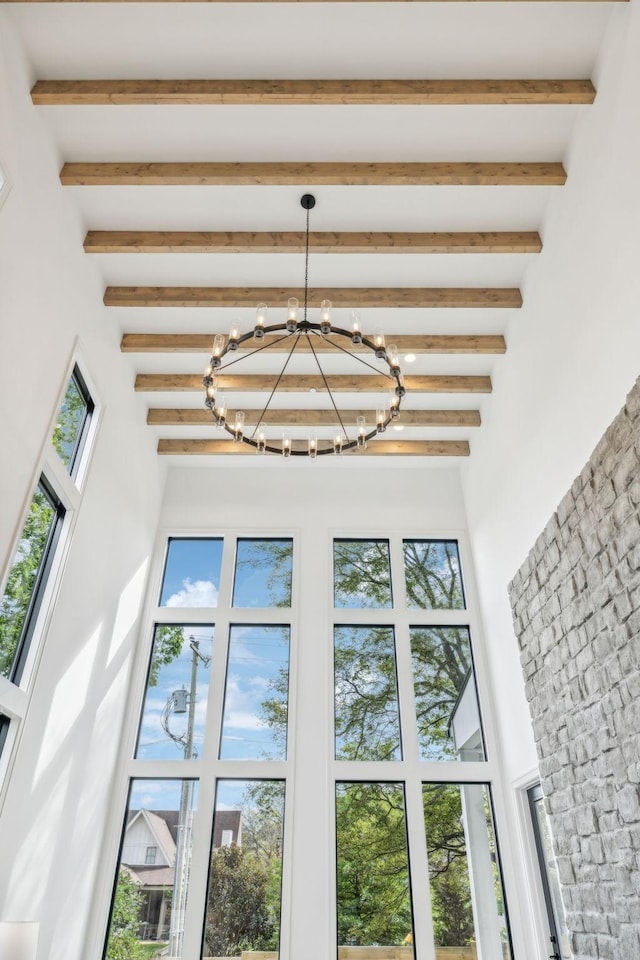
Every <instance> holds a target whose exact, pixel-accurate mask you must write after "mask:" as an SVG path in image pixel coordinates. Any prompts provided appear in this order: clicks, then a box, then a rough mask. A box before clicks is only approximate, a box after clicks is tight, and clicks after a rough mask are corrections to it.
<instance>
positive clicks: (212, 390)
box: [207, 378, 216, 400]
mask: <svg viewBox="0 0 640 960" xmlns="http://www.w3.org/2000/svg"><path fill="white" fill-rule="evenodd" d="M215 396H216V382H215V380H214V379H213V378H211V383H208V384H207V398H208V399H209V400H215Z"/></svg>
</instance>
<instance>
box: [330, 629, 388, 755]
mask: <svg viewBox="0 0 640 960" xmlns="http://www.w3.org/2000/svg"><path fill="white" fill-rule="evenodd" d="M334 651H335V652H334V657H335V703H336V707H335V710H336V725H335V730H336V756H337V757H338V759H340V760H395V759H399V756H400V725H399V719H398V693H397V687H396V660H395V650H394V643H393V631H392V630H391V629H390V628H389V627H344V626H343V627H336V630H335V647H334Z"/></svg>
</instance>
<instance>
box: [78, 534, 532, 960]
mask: <svg viewBox="0 0 640 960" xmlns="http://www.w3.org/2000/svg"><path fill="white" fill-rule="evenodd" d="M324 535H325V536H326V540H325V544H324V546H323V545H322V543H316V544H315V545H314V553H315V555H317V557H318V562H319V563H320V568H321V569H323V568H324V567H323V565H326V570H327V571H329V575H328V576H327V578H326V593H325V594H324V595H323V596H318V597H317V601H316V606H317V608H318V609H321V608H323V609H324V616H325V620H326V624H327V627H328V629H329V630H330V631H331V633H332V632H333V624H334V623H336V622H342V623H348V622H350V621H351V622H353V623H356V622H357V623H360V624H365V625H366V623H367V622H370V623H374V622H375V623H385V622H388V623H389V624H391V623H393V624H394V626H395V628H396V636H397V635H398V634H399V633H400V632H401V631H403V630H404V631H408V627H409V625H412V626H413V625H420V624H425V625H429V624H432V625H443V624H444V625H446V624H447V623H451V624H460V625H464V626H467V627H468V628H469V630H470V634H471V643H472V648H473V656H474V668H475V677H476V684H477V690H478V700H479V705H480V711H481V716H482V724H483V734H484V742H485V746H486V751H487V756H488V759H487V760H486V761H482V762H468V761H467V762H460V761H447V762H442V761H439V762H429V761H423V760H419V753H418V749H417V732H416V734H415V747H414V746H413V734H411V735H410V736H409V735H408V733H409V730H410V729H411V727H410V724H411V715H412V714H413V721H414V724H413V726H414V727H415V704H414V703H413V701H412V694H413V676H412V668H411V662H410V655H407V646H406V644H405V645H404V647H405V651H404V656H400V655H399V656H398V679H399V689H403V690H404V694H403V695H401V697H400V709H401V711H404V712H401V723H402V729H403V744H404V749H405V759H403V760H402V761H388V762H385V763H384V764H382V763H375V762H363V761H358V762H348V761H339V760H335V759H332V758H333V743H334V730H333V723H334V721H333V717H334V700H333V697H334V693H333V644H332V642H328V643H327V644H326V645H325V647H324V648H323V649H322V650H321V651H318V653H319V655H320V656H321V657H322V658H324V660H325V662H324V677H325V680H326V683H325V689H324V690H323V693H322V696H323V698H324V702H325V711H326V713H325V716H326V718H327V719H328V724H326V726H327V727H328V728H329V729H328V730H327V731H326V732H325V735H326V736H328V741H329V746H330V757H329V760H328V762H327V766H326V768H325V769H324V773H323V774H322V775H323V776H324V778H325V781H326V784H327V785H328V790H329V796H328V799H327V811H328V812H327V820H326V823H325V824H324V825H323V824H322V823H320V824H319V829H321V830H325V831H326V834H327V836H328V837H329V838H330V842H329V844H328V849H327V852H326V860H325V862H323V864H322V865H321V866H320V867H319V869H320V870H321V872H324V876H323V877H322V879H321V882H322V885H323V889H324V895H323V896H324V898H326V902H327V903H328V904H330V905H331V904H333V908H332V909H331V908H330V910H329V913H328V915H327V918H326V921H327V922H326V924H325V926H326V927H327V929H328V932H327V939H326V946H328V950H329V952H328V953H327V957H328V958H329V960H333V958H334V956H335V952H334V951H335V947H334V945H335V943H336V933H337V917H336V909H335V903H336V869H335V867H336V863H335V843H334V842H331V838H335V803H334V800H333V790H334V784H335V782H337V781H348V780H354V781H362V780H368V779H369V780H374V781H399V782H403V783H404V784H405V796H406V822H407V830H408V835H409V848H410V851H411V852H410V861H409V862H410V870H411V887H412V903H413V914H414V929H415V933H416V947H417V951H416V960H433V958H434V956H435V953H434V950H433V949H432V946H431V944H432V939H433V938H432V921H431V908H430V903H431V900H430V892H429V881H428V861H427V851H426V845H425V843H424V811H423V807H422V787H421V785H422V783H423V782H428V781H432V782H443V783H446V782H450V783H456V784H458V783H482V784H489V785H490V788H491V795H492V801H493V808H494V817H495V829H496V835H497V840H498V843H499V845H500V860H501V868H502V871H501V872H502V880H503V884H504V889H505V897H506V900H507V907H508V909H509V922H510V928H511V935H512V938H513V947H514V951H517V948H518V945H519V944H521V943H522V942H523V935H522V928H521V921H520V911H519V903H518V900H519V898H518V896H517V886H516V882H517V880H516V877H517V871H516V869H515V865H514V861H515V860H517V857H516V855H515V853H514V852H513V851H512V849H511V843H510V835H509V834H510V830H509V823H508V817H507V809H506V803H505V799H506V790H505V785H504V784H503V783H502V782H501V776H500V774H501V771H500V764H499V761H498V757H499V742H498V737H497V732H496V726H495V718H494V711H493V707H492V704H493V697H492V685H491V683H490V675H489V671H488V666H487V658H486V655H485V652H484V642H483V627H482V622H481V617H480V611H479V603H478V596H477V588H476V582H475V575H474V573H475V572H474V568H473V562H472V557H471V551H470V547H469V542H468V539H467V535H466V531H464V530H460V529H432V528H429V529H420V530H418V531H416V530H415V529H412V530H406V529H396V528H389V529H383V530H382V531H381V530H379V529H375V528H373V529H371V528H367V529H366V530H363V529H357V530H350V529H348V528H347V529H345V528H340V529H339V530H325V531H324ZM170 537H172V538H180V537H187V538H207V537H212V538H220V539H222V540H223V551H222V568H221V574H220V590H219V603H218V606H217V607H216V608H215V609H211V608H170V607H159V606H158V605H157V600H158V599H159V596H160V589H161V581H162V576H163V572H164V566H165V558H166V550H167V543H168V540H169V538H170ZM252 537H257V538H269V537H274V538H277V539H279V538H283V537H292V538H293V543H294V554H293V555H294V559H293V582H292V606H291V608H290V609H285V610H283V609H277V608H276V609H271V610H266V611H265V610H259V609H249V610H247V609H244V608H243V609H242V611H241V614H240V611H239V610H238V609H237V608H233V607H232V606H231V593H232V584H233V565H234V561H235V551H234V550H233V549H228V547H229V545H230V544H232V543H233V542H235V540H236V539H238V538H252ZM334 538H340V539H351V538H352V539H384V540H389V542H390V545H391V551H392V564H393V563H394V559H395V570H396V572H397V571H398V570H400V569H402V566H401V561H402V540H403V539H425V540H428V539H433V540H439V539H442V540H455V541H457V543H458V549H459V554H460V567H461V572H462V577H463V583H464V590H465V601H466V607H465V609H463V610H456V611H448V610H435V611H431V610H406V607H405V605H404V596H403V595H404V582H403V583H398V582H395V583H394V601H395V602H396V607H394V608H389V609H374V610H370V609H369V610H350V609H346V610H343V609H335V608H334V607H333V584H332V576H331V571H332V569H333V541H334ZM309 548H310V543H309V541H308V540H307V541H306V542H305V538H304V536H303V533H302V531H300V530H298V529H290V528H289V529H288V528H286V527H278V528H277V529H268V528H267V529H264V528H260V529H255V528H253V527H251V528H249V527H247V528H243V527H239V526H237V525H233V526H232V525H224V524H219V525H216V526H215V527H213V526H208V527H207V526H198V527H197V528H195V529H194V528H193V527H188V528H183V527H173V526H172V527H163V528H162V529H160V530H159V532H158V538H157V542H156V549H155V551H154V556H153V559H152V563H151V569H150V575H149V581H148V587H147V596H146V599H145V604H144V610H143V616H142V618H141V633H140V640H139V643H138V645H137V646H138V652H137V660H136V663H135V664H134V667H133V671H132V675H131V680H130V688H129V702H130V704H131V709H130V710H129V714H128V716H127V717H126V718H125V722H124V724H123V728H122V737H121V750H120V761H119V763H118V769H117V771H116V774H115V776H116V780H115V781H114V782H115V788H116V789H115V791H114V792H113V794H112V795H113V797H114V803H113V805H112V809H113V814H112V816H111V818H110V822H109V823H108V825H107V828H106V829H105V834H104V838H103V847H102V850H103V858H102V863H103V864H104V869H103V870H102V871H100V877H99V878H98V885H97V890H96V896H95V898H94V910H95V912H94V915H93V920H94V922H93V923H92V924H91V925H90V931H91V932H90V933H89V935H88V936H89V939H88V942H87V955H88V956H91V957H96V958H98V957H100V956H101V954H102V950H103V947H104V942H105V937H106V933H107V925H108V922H109V916H108V915H109V907H110V903H111V896H112V891H113V882H114V876H115V871H116V867H117V862H118V850H119V843H120V837H121V832H122V824H123V816H124V810H125V807H126V797H127V793H128V788H129V782H130V781H131V780H133V779H136V778H140V777H143V776H144V777H149V778H157V779H163V778H166V779H182V778H190V777H194V778H196V779H198V780H199V798H198V810H197V811H196V813H195V817H194V826H193V859H192V870H191V888H190V894H189V905H188V913H187V922H186V925H185V926H186V930H187V934H186V935H185V942H184V951H183V956H184V958H185V960H193V958H196V957H199V956H200V937H201V933H202V918H203V916H204V911H205V905H206V895H207V877H208V871H209V856H210V840H211V834H212V830H213V816H212V812H213V809H214V801H215V788H216V781H217V780H218V779H225V778H234V777H235V778H238V777H239V778H242V779H245V778H246V779H251V778H263V779H268V778H273V779H284V780H285V781H286V812H285V824H284V830H285V835H284V854H285V855H284V861H283V878H282V913H281V939H280V955H281V958H282V960H291V957H292V956H293V954H292V952H291V951H292V949H295V943H294V939H295V935H294V930H293V929H292V925H293V921H294V919H295V918H294V916H293V914H294V911H295V905H294V896H293V895H294V887H293V876H292V871H293V863H292V856H291V851H292V850H293V849H294V836H295V837H298V839H299V833H298V831H300V830H301V829H302V827H303V824H300V823H299V822H296V820H297V819H299V818H298V813H299V811H297V808H296V793H297V792H298V789H297V788H296V787H295V785H294V781H293V776H292V774H293V767H294V764H295V765H296V766H298V765H299V763H300V757H301V756H302V754H303V753H304V744H305V737H306V734H308V733H309V731H308V730H307V731H302V730H301V729H300V724H299V723H298V722H296V717H298V716H299V711H298V702H297V700H298V697H299V696H300V690H299V679H300V678H299V676H298V669H299V659H300V658H301V657H303V656H304V651H303V649H302V648H303V647H304V645H305V643H308V638H307V637H306V636H305V634H306V633H307V627H306V626H305V621H306V622H308V620H309V611H308V610H305V618H304V619H302V611H301V600H302V598H301V591H302V589H304V586H305V584H304V578H303V575H302V571H301V564H300V555H301V552H302V551H303V550H305V551H307V555H306V556H305V564H306V565H307V566H309V563H310V558H309V555H308V551H309ZM322 553H324V559H323V558H322ZM315 563H316V561H315V557H314V559H313V560H312V561H311V566H315ZM310 576H312V574H311V573H309V572H306V573H305V578H309V577H310ZM226 598H229V599H228V603H226V602H225V599H226ZM307 599H308V594H307ZM400 599H402V601H403V605H402V609H400V607H399V605H398V601H400ZM239 614H240V616H239ZM287 614H288V616H287ZM240 619H241V620H242V622H243V623H251V622H255V623H269V622H290V624H291V656H290V668H289V670H290V672H289V716H290V718H291V719H290V725H289V731H288V759H287V760H286V761H281V762H271V761H253V762H252V761H220V760H218V759H217V754H218V744H219V737H220V730H221V724H222V707H221V705H222V703H223V697H224V684H225V677H226V656H227V648H228V641H229V631H228V627H229V624H230V623H232V622H238V621H239V620H240ZM180 622H185V623H194V624H197V623H202V624H210V623H212V622H215V624H216V633H215V645H214V661H213V663H212V667H211V669H212V673H211V683H210V689H209V706H208V721H207V739H206V742H205V746H204V750H203V753H202V756H201V757H199V758H198V759H197V760H179V759H176V760H175V761H152V760H136V759H132V758H133V754H134V751H135V744H136V738H137V734H138V724H139V719H140V711H141V709H142V705H143V701H144V695H145V687H146V678H147V669H148V662H149V657H150V653H151V644H152V642H153V633H154V625H155V624H156V623H180ZM325 650H326V654H325ZM401 673H402V679H401ZM314 679H315V678H314ZM318 682H319V680H318ZM300 699H301V700H302V699H303V697H300ZM213 717H215V720H213V719H212V718H213ZM323 722H324V718H323ZM297 741H299V742H300V745H299V749H300V750H301V754H300V756H299V755H298V747H297ZM410 742H411V743H410ZM294 790H295V793H294ZM299 802H301V800H300V801H299ZM299 868H300V863H299V862H298V863H297V864H296V868H295V869H296V870H298V869H299ZM524 942H526V941H524ZM317 948H318V949H320V945H317ZM325 953H326V950H325V949H324V947H323V948H322V955H323V956H324V955H325ZM318 955H320V954H318ZM519 955H520V954H519V953H518V952H515V956H516V957H519Z"/></svg>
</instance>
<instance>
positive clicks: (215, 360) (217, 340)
mask: <svg viewBox="0 0 640 960" xmlns="http://www.w3.org/2000/svg"><path fill="white" fill-rule="evenodd" d="M224 347H225V339H224V337H223V336H222V334H221V333H217V334H216V335H215V337H214V338H213V349H212V351H211V366H212V367H213V369H214V370H217V369H218V367H219V366H220V362H221V359H222V354H223V353H224Z"/></svg>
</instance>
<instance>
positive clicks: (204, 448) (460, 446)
mask: <svg viewBox="0 0 640 960" xmlns="http://www.w3.org/2000/svg"><path fill="white" fill-rule="evenodd" d="M292 448H293V449H294V450H304V451H305V452H306V450H307V441H306V440H299V441H297V442H296V441H294V442H293V443H292ZM158 453H159V454H163V455H166V456H172V455H176V454H179V455H187V456H189V455H191V456H203V455H205V456H212V455H216V454H222V455H225V456H226V455H228V456H235V455H236V454H237V455H239V456H241V455H243V454H248V455H250V456H254V457H255V455H256V452H255V450H254V449H252V447H250V446H248V444H246V443H234V442H233V440H158ZM389 454H393V455H395V456H399V457H468V456H469V444H468V442H467V441H466V440H375V441H372V442H371V443H369V444H367V446H366V448H365V449H364V450H358V451H354V452H353V453H350V454H345V456H356V457H376V456H378V457H379V456H383V455H389Z"/></svg>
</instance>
